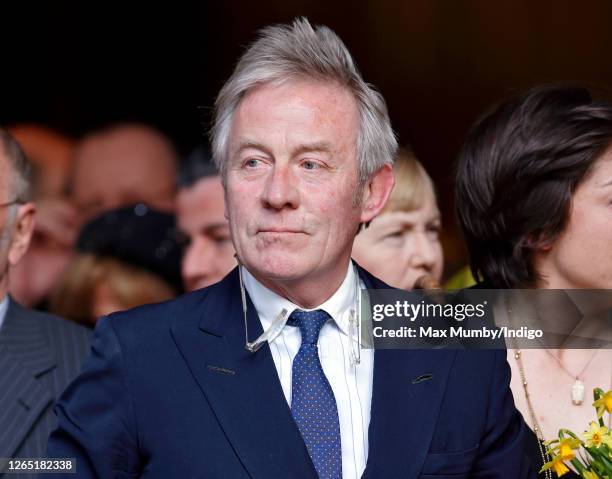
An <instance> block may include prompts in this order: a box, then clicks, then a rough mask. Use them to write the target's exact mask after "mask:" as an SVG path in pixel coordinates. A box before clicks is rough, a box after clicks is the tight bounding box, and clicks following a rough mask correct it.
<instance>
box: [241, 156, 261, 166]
mask: <svg viewBox="0 0 612 479" xmlns="http://www.w3.org/2000/svg"><path fill="white" fill-rule="evenodd" d="M243 164H244V166H245V167H246V168H257V167H258V166H259V160H258V159H256V158H248V159H247V160H246V161H245V162H244V163H243Z"/></svg>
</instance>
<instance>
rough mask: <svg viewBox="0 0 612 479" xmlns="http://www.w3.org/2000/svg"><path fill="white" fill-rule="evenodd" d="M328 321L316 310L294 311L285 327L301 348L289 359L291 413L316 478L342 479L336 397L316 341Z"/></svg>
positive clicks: (320, 311)
mask: <svg viewBox="0 0 612 479" xmlns="http://www.w3.org/2000/svg"><path fill="white" fill-rule="evenodd" d="M328 319H331V317H330V316H329V314H327V313H326V312H325V311H322V310H320V309H318V310H316V311H302V310H300V309H296V310H295V311H294V312H293V313H291V316H289V320H288V321H287V324H289V325H291V326H297V327H298V328H300V332H301V333H302V345H301V346H300V349H299V351H298V353H297V355H296V356H295V358H294V359H293V374H292V380H291V414H292V415H293V418H294V419H295V422H296V423H297V426H298V428H299V430H300V433H301V434H302V438H303V439H304V443H305V444H306V448H307V449H308V453H309V454H310V457H311V459H312V462H313V464H314V466H315V469H316V470H317V473H318V475H319V478H320V479H341V478H342V449H341V446H340V421H339V420H338V408H337V407H336V398H335V397H334V392H333V391H332V388H331V386H330V385H329V381H327V378H326V377H325V374H324V373H323V368H322V367H321V361H320V360H319V348H318V347H317V340H318V339H319V333H320V331H321V328H322V327H323V325H324V324H325V323H326V322H327V320H328Z"/></svg>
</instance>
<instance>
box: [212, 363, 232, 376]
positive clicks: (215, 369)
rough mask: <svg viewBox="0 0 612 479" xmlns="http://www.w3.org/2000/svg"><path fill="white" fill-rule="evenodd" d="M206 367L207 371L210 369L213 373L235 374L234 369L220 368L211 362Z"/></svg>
mask: <svg viewBox="0 0 612 479" xmlns="http://www.w3.org/2000/svg"><path fill="white" fill-rule="evenodd" d="M206 367H207V368H208V370H209V371H212V372H214V373H221V374H229V375H230V376H234V375H235V374H236V371H234V370H233V369H228V368H222V367H221V366H213V365H211V364H208V365H207V366H206Z"/></svg>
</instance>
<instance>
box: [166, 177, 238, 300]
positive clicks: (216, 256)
mask: <svg viewBox="0 0 612 479" xmlns="http://www.w3.org/2000/svg"><path fill="white" fill-rule="evenodd" d="M224 211H225V201H224V198H223V186H222V185H221V180H220V178H219V177H218V176H211V177H207V178H203V179H201V180H199V181H198V182H197V183H195V184H194V185H192V186H191V187H189V188H183V189H181V190H179V193H178V195H177V198H176V214H177V222H178V227H179V230H180V232H181V234H182V235H183V236H184V238H185V240H186V242H187V246H186V248H185V252H184V256H183V261H182V265H181V272H182V275H183V283H184V284H185V289H187V290H188V291H193V290H195V289H199V288H204V287H206V286H209V285H211V284H213V283H216V282H217V281H219V280H220V279H222V278H223V277H224V276H225V275H226V274H227V273H229V271H230V270H231V269H232V268H233V267H234V266H236V260H235V259H234V247H233V245H232V241H231V239H230V233H229V224H228V222H227V219H226V218H225V216H224Z"/></svg>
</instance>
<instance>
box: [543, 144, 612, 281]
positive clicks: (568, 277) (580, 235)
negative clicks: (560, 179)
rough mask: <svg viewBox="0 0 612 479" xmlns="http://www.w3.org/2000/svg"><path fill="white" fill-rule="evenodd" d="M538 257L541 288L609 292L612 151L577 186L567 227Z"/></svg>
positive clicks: (611, 277)
mask: <svg viewBox="0 0 612 479" xmlns="http://www.w3.org/2000/svg"><path fill="white" fill-rule="evenodd" d="M539 257H540V258H543V259H541V261H540V266H541V267H540V268H538V269H539V270H543V271H541V272H543V273H544V274H545V276H546V277H545V278H544V281H545V284H542V285H541V286H547V287H550V288H568V289H569V288H593V289H599V288H601V289H612V149H609V150H608V151H607V152H606V153H605V154H604V155H602V157H601V158H599V159H598V160H597V161H596V162H595V164H594V165H593V169H592V170H591V172H590V173H589V174H588V175H587V177H586V178H584V179H583V180H582V182H581V183H580V184H579V185H578V187H577V188H576V191H575V192H574V194H573V195H572V200H571V207H570V215H569V221H568V222H567V225H566V227H565V228H564V230H563V232H562V233H561V234H560V236H559V237H558V238H557V239H556V240H555V241H554V242H553V244H552V245H551V247H550V250H549V251H547V252H544V253H540V254H539Z"/></svg>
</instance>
